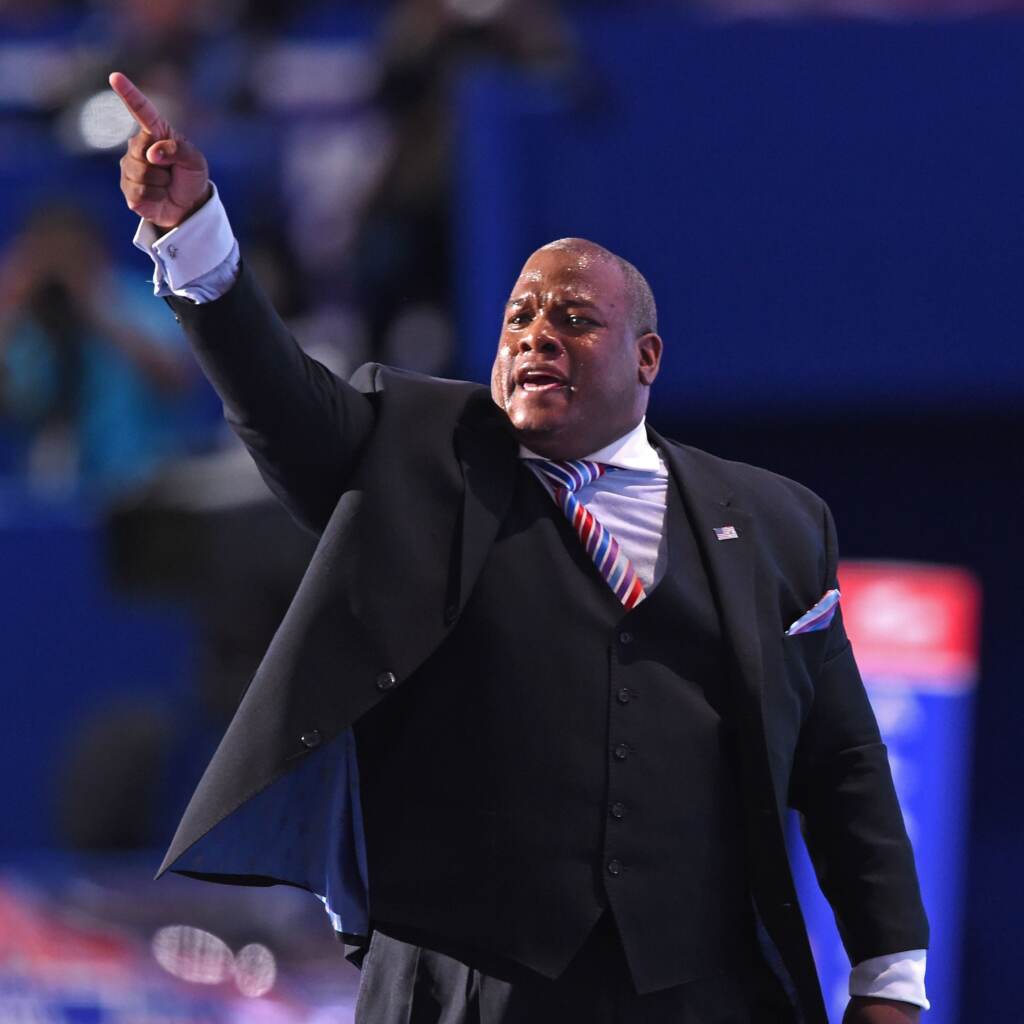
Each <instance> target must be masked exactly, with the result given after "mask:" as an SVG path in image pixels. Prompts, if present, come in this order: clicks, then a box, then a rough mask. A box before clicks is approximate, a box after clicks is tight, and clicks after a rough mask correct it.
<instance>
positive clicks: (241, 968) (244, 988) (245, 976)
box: [235, 942, 277, 999]
mask: <svg viewBox="0 0 1024 1024" xmlns="http://www.w3.org/2000/svg"><path fill="white" fill-rule="evenodd" d="M276 980H277V962H276V961H275V960H274V954H273V953H271V952H270V950H269V949H267V947H266V946H262V945H260V944H259V943H258V942H252V943H250V944H249V945H248V946H243V947H242V948H241V949H240V950H239V951H238V952H237V953H236V954H235V983H236V984H237V985H238V991H239V992H241V993H242V995H243V996H251V997H252V998H254V999H256V998H258V997H259V996H264V995H266V994H267V993H268V992H269V991H270V990H271V989H272V988H273V987H274V982H275V981H276Z"/></svg>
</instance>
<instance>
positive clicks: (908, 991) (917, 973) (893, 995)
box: [850, 949, 931, 1010]
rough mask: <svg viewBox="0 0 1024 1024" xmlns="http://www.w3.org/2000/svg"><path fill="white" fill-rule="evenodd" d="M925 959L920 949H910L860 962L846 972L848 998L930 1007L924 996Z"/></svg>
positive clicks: (924, 954)
mask: <svg viewBox="0 0 1024 1024" xmlns="http://www.w3.org/2000/svg"><path fill="white" fill-rule="evenodd" d="M926 959H927V954H926V952H925V951H924V950H923V949H911V950H908V951H907V952H906V953H889V954H887V955H886V956H873V957H871V958H870V959H869V960H862V961H861V962H860V963H859V964H857V966H856V967H854V969H853V970H852V971H851V972H850V995H851V996H872V997H874V998H877V999H898V1000H899V1001H900V1002H903V1003H914V1004H916V1005H917V1006H920V1007H921V1008H922V1009H924V1010H927V1009H928V1008H929V1007H930V1005H931V1004H930V1003H929V1002H928V999H927V998H926V997H925V994H924V969H925V961H926Z"/></svg>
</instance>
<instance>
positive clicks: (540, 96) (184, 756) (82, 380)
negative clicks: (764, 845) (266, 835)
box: [0, 0, 1024, 1024]
mask: <svg viewBox="0 0 1024 1024" xmlns="http://www.w3.org/2000/svg"><path fill="white" fill-rule="evenodd" d="M1016 6H1017V5H1016V4H1013V3H1000V2H997V0H691V2H688V3H682V2H669V0H631V2H629V3H625V2H619V3H613V2H610V0H608V2H600V0H591V2H584V0H577V2H563V3H556V2H554V0H403V2H394V3H386V2H383V0H382V2H378V3H370V2H362V3H360V2H356V0H347V2H342V0H338V2H334V3H317V2H301V0H292V2H288V3H285V2H282V0H206V2H203V3H199V2H198V0H77V2H61V0H0V607H2V612H3V614H2V619H0V623H2V625H0V635H2V637H3V642H2V646H0V651H2V655H0V681H2V684H3V688H2V691H0V692H2V693H3V695H4V700H5V704H6V709H5V710H6V713H5V714H4V716H3V725H2V726H0V730H2V731H0V799H2V806H3V816H2V825H0V1021H2V1022H5V1024H6V1022H8V1021H12V1022H13V1021H33V1022H36V1021H82V1022H86V1021H89V1022H91V1021H96V1022H108V1021H110V1022H115V1021H116V1022H122V1021H128V1020H131V1021H132V1022H135V1024H139V1022H143V1024H145V1022H163V1021H178V1022H181V1021H204V1022H205V1021H210V1022H214V1021H224V1020H237V1021H254V1022H262V1021H267V1022H278V1021H280V1022H298V1021H302V1022H307V1021H317V1022H319V1021H327V1020H331V1021H344V1020H346V1019H348V1015H349V1014H350V1008H351V1002H352V996H353V993H354V987H355V975H354V971H353V970H352V969H351V968H349V966H348V965H347V964H346V963H345V962H344V961H343V959H342V957H341V950H340V948H339V947H337V946H336V944H335V943H334V940H333V939H332V937H331V935H330V929H329V927H328V924H327V921H326V919H325V918H324V917H323V914H322V913H321V912H320V911H319V908H318V906H317V904H316V901H315V900H313V899H312V898H311V897H309V896H307V895H305V894H302V893H295V892H281V891H278V890H268V891H255V892H252V891H236V890H234V889H232V888H222V887H218V886H209V885H203V884H200V883H194V882H188V881H183V880H180V879H174V878H169V879H164V880H162V881H161V882H159V883H157V884H153V883H151V882H150V881H149V878H150V877H151V875H152V872H153V871H154V870H155V868H156V866H157V865H158V863H159V861H160V859H161V857H162V850H163V847H165V846H166V844H167V842H168V840H169V838H170V836H171V834H172V832H173V829H174V826H175V824H176V822H177V819H178V816H179V815H180V813H181V811H182V809H183V807H184V804H185V802H186V801H187V798H188V796H189V794H190V792H191V790H192V788H193V786H194V784H195V782H196V781H197V779H198V777H199V775H200V773H201V771H202V769H203V767H204V766H205V764H206V761H207V759H208V757H209V755H210V754H211V753H212V750H213V748H214V746H215V744H216V742H217V740H218V739H219V736H220V733H221V731H222V730H223V728H224V726H225V725H226V722H227V720H228V718H229V717H230V715H231V712H232V710H233V708H234V706H235V703H236V702H237V700H238V698H239V696H240V694H241V691H242V689H243V688H244V686H245V684H246V682H247V681H248V678H249V676H250V674H251V672H252V671H253V669H254V668H255V665H256V663H257V661H258V659H259V657H260V655H261V653H262V651H263V649H264V648H265V646H266V644H267V642H268V641H269V638H270V636H271V634H272V632H273V630H274V628H275V627H276V625H277V623H278V621H279V620H280V617H281V615H282V614H283V612H284V609H285V607H286V606H287V603H288V600H289V598H290V596H291V593H292V592H293V590H294V588H295V586H296V584H297V581H298V579H299V577H300V576H301V573H302V571H303V569H304V567H305V564H306V562H307V560H308V558H309V556H310V553H311V551H312V544H313V540H312V538H310V537H309V536H307V535H306V534H304V533H302V532H301V531H300V530H299V529H298V528H297V527H295V526H293V525H292V524H291V522H290V521H289V520H288V519H287V517H286V516H285V515H284V514H283V513H282V512H280V511H279V510H278V509H277V508H276V506H275V505H274V504H273V503H272V502H271V501H270V499H269V496H268V494H267V492H266V490H265V488H264V487H263V485H262V483H261V481H260V480H259V478H258V477H257V476H256V474H255V471H254V470H253V469H251V467H250V466H249V464H248V462H247V460H246V458H245V456H244V455H243V454H242V453H241V452H240V451H239V449H238V447H237V445H236V444H235V443H234V442H233V440H232V438H231V436H230V435H229V433H228V432H227V430H226V428H225V427H224V426H223V425H222V423H221V419H220V409H219V404H218V402H217V401H216V399H215V397H214V396H213V395H212V393H211V392H210V390H209V388H208V387H207V386H206V385H205V383H204V382H203V381H202V380H201V378H200V377H199V375H198V373H197V370H196V367H195V365H194V364H193V362H192V360H191V357H190V356H189V354H188V352H187V349H186V347H185V344H184V341H183V338H182V337H181V335H180V334H179V331H178V328H177V325H176V324H175V322H174V320H173V318H172V317H171V315H170V312H169V310H168V309H167V308H166V306H165V305H164V303H162V302H161V301H159V300H158V299H155V298H153V296H152V286H151V284H150V283H149V280H148V279H149V277H150V274H151V265H150V264H149V261H148V259H147V258H146V257H145V256H144V255H142V254H141V253H139V252H138V251H136V250H135V249H133V248H132V246H131V237H132V234H133V232H134V230H135V226H136V222H135V218H134V217H133V216H132V215H131V214H130V212H129V211H128V210H127V209H126V208H125V207H124V205H123V201H122V199H121V196H120V192H119V189H118V174H119V172H118V167H117V160H118V159H119V157H120V155H121V153H122V151H123V148H124V144H125V140H126V138H127V136H128V134H129V133H130V131H131V129H132V125H131V123H130V121H128V120H127V119H126V116H125V115H123V114H122V112H121V110H120V106H119V103H118V101H117V100H116V98H115V97H113V94H111V93H109V91H108V90H107V89H106V86H105V82H106V76H107V74H108V73H109V72H110V71H111V70H114V69H119V70H123V71H124V72H126V73H127V74H128V75H129V76H131V77H132V78H133V79H134V80H135V81H136V82H137V83H138V84H139V85H140V86H141V87H142V88H143V89H144V90H145V91H146V92H147V93H148V94H149V95H150V96H151V97H152V98H153V99H154V101H155V102H156V103H157V105H158V107H159V108H160V109H161V110H162V111H163V112H165V113H166V115H167V116H168V119H169V120H170V121H171V122H172V123H173V124H175V125H177V126H178V127H180V128H181V129H182V130H183V131H185V132H186V133H187V134H188V135H189V136H190V137H192V138H193V139H194V140H195V141H196V142H197V143H198V144H199V146H200V147H201V148H202V149H203V150H204V152H205V153H206V154H207V156H208V158H209V161H210V165H211V169H212V175H213V178H214V180H215V182H216V183H217V185H218V188H219V189H220V191H221V194H222V196H223V198H224V201H225V204H226V206H227V209H228V211H229V213H230V216H231V219H232V222H233V225H234V228H235V232H236V234H237V235H238V237H239V239H240V242H241V244H242V249H243V255H244V258H245V259H246V260H247V262H248V263H249V264H250V265H252V266H253V267H254V268H255V269H256V272H257V274H258V276H259V278H260V279H261V281H262V282H263V284H264V286H265V287H266V288H267V289H268V290H269V291H270V293H271V294H272V295H273V297H274V301H275V303H276V305H277V308H278V309H279V311H280V312H281V313H282V315H283V316H284V317H285V318H286V320H287V321H288V322H289V323H290V324H291V325H292V326H293V328H294V330H295V333H296V335H297V336H298V338H299V339H300V341H301V342H302V344H303V345H304V347H305V348H306V349H307V350H308V351H310V352H311V353H313V354H314V355H316V356H317V357H318V358H320V359H322V360H323V361H324V362H326V363H328V364H329V365H330V366H331V367H332V368H334V369H336V370H337V371H338V372H340V373H348V372H349V371H351V370H352V369H353V368H355V367H356V366H357V365H359V364H360V363H362V362H364V361H366V360H368V359H376V360H381V361H385V362H389V363H393V364H396V365H400V366H405V367H408V368H412V369H415V370H420V371H424V372H427V373H435V374H442V375H455V376H462V377H469V378H472V379H476V380H480V381H485V380H486V379H487V378H488V375H489V368H490V362H491V359H492V355H493V349H494V345H495V341H496V338H497V332H498V325H499V322H500V321H499V317H500V310H501V305H502V303H503V301H504V298H505V296H506V293H507V289H508V287H509V286H510V284H511V282H512V281H513V280H514V277H515V275H516V272H517V270H518V267H519V265H520V264H521V262H522V261H523V259H524V258H525V256H526V255H527V254H528V253H529V252H530V251H531V250H532V249H534V248H535V247H536V246H538V245H540V244H543V243H544V242H546V241H549V240H551V239H553V238H557V237H562V236H566V235H582V236H585V237H589V238H593V239H595V240H596V241H599V242H601V243H602V244H604V245H606V246H608V247H610V248H612V249H614V250H616V251H618V252H621V253H622V254H623V255H624V256H626V257H627V258H628V259H630V260H632V261H633V262H634V263H636V264H637V265H638V266H639V267H640V268H641V269H642V270H643V271H644V272H645V273H646V274H647V275H648V277H649V278H650V280H651V283H652V285H653V287H654V291H655V294H656V295H657V297H658V300H659V306H660V311H661V325H662V333H663V335H664V337H665V340H666V343H667V347H668V352H667V360H666V363H665V366H664V368H663V372H662V376H661V378H660V379H659V382H658V386H657V388H656V390H655V396H654V403H653V406H652V409H651V413H650V419H651V420H652V422H653V423H654V424H655V425H656V426H657V427H658V429H659V430H661V431H662V432H663V433H666V434H668V435H669V436H673V437H676V438H678V439H680V440H683V441H686V442H688V443H691V444H695V445H698V446H700V447H703V448H707V449H709V450H711V451H713V452H716V453H717V454H720V455H724V456H726V457H729V458H735V459H740V460H742V461H747V462H753V463H755V464H759V465H763V466H766V467H768V468H770V469H773V470H776V471H778V472H781V473H784V474H786V475H788V476H792V477H795V478H796V479H798V480H800V481H802V482H803V483H805V484H807V485H808V486H810V487H812V488H813V489H814V490H816V491H818V492H819V493H820V494H821V495H822V496H823V497H825V498H826V500H828V501H829V503H830V504H831V506H832V508H833V511H834V513H835V516H836V520H837V522H838V525H839V532H840V541H841V544H842V547H843V552H844V555H845V557H846V558H847V559H849V560H850V561H849V563H848V565H847V567H846V569H845V570H844V574H843V577H842V580H843V587H844V591H849V592H850V593H851V594H860V595H861V597H859V598H851V600H854V601H859V602H860V604H859V607H860V608H861V609H864V614H862V615H859V616H858V615H856V614H854V616H853V619H854V620H855V621H856V622H857V623H858V625H857V626H856V630H857V631H859V632H858V635H857V636H855V641H856V642H857V644H858V648H859V649H860V650H861V660H862V664H863V665H864V668H865V674H866V675H868V676H869V677H870V678H869V683H870V684H871V686H872V698H873V700H875V702H876V709H877V710H878V711H879V718H880V720H881V721H882V726H883V729H884V730H885V731H886V734H887V739H888V740H889V742H890V746H891V748H892V750H893V751H894V768H897V769H898V770H897V773H896V774H897V783H898V786H899V788H900V791H901V797H902V798H903V800H904V806H905V809H907V812H908V819H909V821H910V825H911V829H912V832H914V837H915V841H916V842H917V844H918V848H919V851H920V856H921V858H922V869H923V871H924V873H925V875H926V879H925V883H926V894H927V895H928V896H929V906H930V909H932V910H933V925H934V924H938V925H939V926H940V927H939V928H938V930H937V934H936V942H937V944H938V945H937V953H936V957H935V958H933V963H932V966H931V973H930V979H929V980H930V984H929V988H930V991H931V994H932V998H933V1001H935V1003H936V1005H935V1009H934V1010H933V1011H932V1012H931V1014H930V1015H929V1017H928V1019H930V1020H932V1021H934V1022H938V1021H940V1020H941V1021H958V1020H960V1021H966V1022H972V1021H980V1020H994V1019H999V1020H1014V1019H1017V1018H1018V1017H1019V1016H1020V1013H1019V1011H1018V1010H1017V1008H1016V1002H1015V999H1016V995H1017V993H1016V991H1015V987H1016V986H1015V979H1016V975H1017V971H1016V968H1017V962H1016V953H1017V945H1016V942H1015V938H1016V936H1017V934H1018V932H1019V925H1020V922H1021V919H1022V916H1024V893H1022V887H1021V886H1020V885H1019V882H1018V878H1019V873H1020V871H1021V869H1022V866H1024V819H1022V816H1021V814H1020V807H1019V797H1018V793H1019V791H1020V782H1019V772H1018V763H1019V740H1018V737H1019V735H1020V730H1021V723H1022V717H1024V716H1022V711H1024V696H1022V694H1024V687H1022V686H1021V684H1020V665H1019V660H1018V655H1017V639H1018V637H1017V629H1018V627H1017V626H1015V624H1014V618H1013V617H1014V615H1015V614H1016V611H1017V609H1018V607H1019V606H1020V603H1021V597H1022V588H1021V584H1020V576H1021V565H1022V562H1024V533H1022V531H1021V529H1020V525H1019V518H1020V515H1021V507H1022V502H1024V483H1022V481H1024V458H1022V454H1021V448H1022V442H1024V354H1022V345H1021V339H1022V332H1024V287H1022V286H1021V283H1020V282H1021V278H1022V272H1024V245H1022V236H1024V202H1022V182H1024V134H1022V129H1021V124H1020V120H1021V119H1020V110H1021V105H1022V99H1024V20H1021V18H1020V17H1019V15H1018V12H1017V11H1015V10H1014V7H1016ZM872 587H874V589H872ZM879 588H881V589H879ZM845 601H846V598H845V597H844V603H845ZM809 914H810V916H811V918H812V920H813V921H814V922H815V923H814V927H815V929H816V932H815V936H816V937H815V942H816V948H817V951H818V953H819V959H820V961H821V962H822V965H823V972H825V974H826V989H827V991H828V995H829V998H830V1000H832V1001H833V1004H834V1005H839V1004H840V1003H841V993H839V994H838V995H836V994H835V992H833V988H834V984H833V979H832V976H831V975H829V974H828V971H829V970H831V969H832V968H830V967H829V966H828V963H829V959H830V957H833V953H832V948H833V946H834V938H832V937H830V936H829V935H828V934H827V931H828V928H829V927H830V924H829V922H828V919H827V914H825V915H824V916H822V915H821V914H820V913H817V912H816V911H815V910H814V909H813V908H811V907H809ZM819 919H820V920H819ZM833 966H834V965H833ZM840 973H841V972H840ZM838 976H839V975H836V977H838ZM837 1000H838V1001H839V1002H836V1001H837ZM837 1012H838V1010H837Z"/></svg>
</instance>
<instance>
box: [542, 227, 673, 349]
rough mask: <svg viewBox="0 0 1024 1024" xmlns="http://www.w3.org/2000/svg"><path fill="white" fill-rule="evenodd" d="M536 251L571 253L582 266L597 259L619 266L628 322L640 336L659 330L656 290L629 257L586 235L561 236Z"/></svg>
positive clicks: (655, 332)
mask: <svg viewBox="0 0 1024 1024" xmlns="http://www.w3.org/2000/svg"><path fill="white" fill-rule="evenodd" d="M537 251H538V252H552V251H553V252H565V253H569V254H570V255H572V256H575V257H577V258H578V259H579V261H580V264H581V266H583V265H585V264H586V263H587V262H590V261H597V262H601V263H606V264H610V265H612V266H614V267H617V268H618V270H619V273H620V274H621V275H622V281H623V284H624V286H625V294H626V301H627V302H628V303H629V321H630V324H631V325H632V328H633V332H634V334H635V335H636V336H637V337H640V335H641V334H657V333H658V308H657V306H656V305H655V302H654V292H652V291H651V286H650V285H649V284H648V283H647V278H646V277H644V275H643V274H641V273H640V271H639V270H637V269H636V267H635V266H633V264H632V263H630V262H629V260H626V259H623V258H622V257H621V256H619V255H617V254H616V253H614V252H612V251H611V249H606V248H605V247H604V246H603V245H598V244H597V242H591V241H589V240H588V239H586V238H559V239H557V240H556V241H554V242H548V244H547V245H543V246H541V247H540V249H538V250H537Z"/></svg>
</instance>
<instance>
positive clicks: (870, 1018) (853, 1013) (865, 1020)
mask: <svg viewBox="0 0 1024 1024" xmlns="http://www.w3.org/2000/svg"><path fill="white" fill-rule="evenodd" d="M920 1019H921V1007H920V1006H915V1005H914V1004H913V1003H900V1002H897V1001H896V1000H895V999H873V998H871V997H870V996H854V997H853V998H852V999H851V1000H850V1002H849V1005H848V1006H847V1007H846V1013H844V1014H843V1024H918V1021H920Z"/></svg>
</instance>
